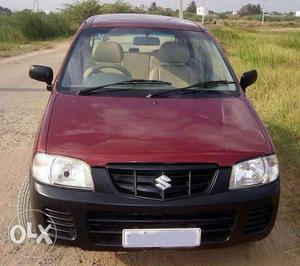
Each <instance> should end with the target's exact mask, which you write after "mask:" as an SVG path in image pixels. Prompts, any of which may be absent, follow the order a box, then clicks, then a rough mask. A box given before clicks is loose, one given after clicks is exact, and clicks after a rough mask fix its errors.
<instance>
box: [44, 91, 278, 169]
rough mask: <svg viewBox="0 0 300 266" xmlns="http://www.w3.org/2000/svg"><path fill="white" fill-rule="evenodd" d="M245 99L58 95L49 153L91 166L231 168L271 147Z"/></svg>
mask: <svg viewBox="0 0 300 266" xmlns="http://www.w3.org/2000/svg"><path fill="white" fill-rule="evenodd" d="M259 123H260V122H259V120H258V118H257V117H256V116H255V114H254V113H253V112H252V111H251V109H250V107H249V105H248V104H247V102H246V100H245V99H244V98H239V97H226V98H224V97H218V98H200V99H174V98H159V99H151V98H125V97H100V96H75V95H66V94H58V95H57V96H56V100H55V103H54V106H53V110H52V115H51V120H50V124H49V131H48V138H47V152H48V153H50V154H60V155H65V156H70V157H75V158H79V159H81V160H84V161H86V162H87V163H89V164H90V165H93V166H104V165H106V164H108V163H122V162H156V163H217V164H219V165H220V166H231V165H233V164H234V163H236V162H238V161H240V160H242V159H246V158H251V157H256V156H260V155H262V154H268V153H270V152H271V149H272V148H271V147H270V145H269V142H268V139H267V138H268V136H267V135H266V134H264V130H263V128H262V126H261V125H260V124H259Z"/></svg>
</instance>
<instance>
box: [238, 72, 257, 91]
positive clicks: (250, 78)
mask: <svg viewBox="0 0 300 266" xmlns="http://www.w3.org/2000/svg"><path fill="white" fill-rule="evenodd" d="M257 76H258V73H257V71H256V70H251V71H249V72H245V73H244V74H243V75H242V77H241V81H240V84H241V87H242V89H243V91H245V90H246V88H247V87H249V86H250V85H252V84H253V83H255V82H256V81H257Z"/></svg>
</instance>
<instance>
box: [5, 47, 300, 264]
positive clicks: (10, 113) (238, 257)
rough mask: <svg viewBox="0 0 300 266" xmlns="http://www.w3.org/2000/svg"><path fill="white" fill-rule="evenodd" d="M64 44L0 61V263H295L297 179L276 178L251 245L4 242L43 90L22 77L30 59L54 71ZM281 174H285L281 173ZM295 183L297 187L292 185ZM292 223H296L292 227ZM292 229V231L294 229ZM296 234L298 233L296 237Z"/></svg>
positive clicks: (299, 242)
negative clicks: (27, 255) (269, 222)
mask: <svg viewBox="0 0 300 266" xmlns="http://www.w3.org/2000/svg"><path fill="white" fill-rule="evenodd" d="M66 48H67V45H66V44H62V45H59V46H57V47H56V48H54V49H50V50H45V51H42V52H41V51H39V52H35V53H31V54H27V55H23V56H18V57H14V58H6V59H2V60H0V173H1V174H0V175H1V181H2V185H1V186H0V198H1V201H0V210H1V213H0V265H19V264H22V265H32V264H34V265H41V264H46V265H48V264H52V265H77V264H86V265H231V266H233V265H246V264H247V265H289V266H291V265H300V238H299V235H300V232H299V231H300V230H299V229H300V228H299V221H298V219H296V217H297V212H299V204H300V202H299V191H298V190H299V187H300V184H299V180H297V181H295V180H289V179H288V178H287V179H284V180H283V181H282V183H283V185H282V197H281V205H280V211H279V215H278V219H277V222H276V225H275V229H274V230H273V232H272V234H271V235H270V236H269V237H268V238H267V239H265V240H263V241H260V242H256V243H254V244H243V245H239V246H235V247H230V248H222V249H215V250H197V251H146V252H131V253H108V252H90V251H82V250H80V249H78V248H66V247H59V246H55V247H54V249H53V250H52V252H51V253H50V254H49V255H47V256H46V257H43V258H41V259H36V260H32V259H31V260H30V259H24V258H22V257H20V256H19V255H17V254H16V253H15V252H14V251H13V250H12V249H11V247H10V245H9V242H8V237H7V228H8V225H9V223H10V221H11V220H12V219H13V217H14V216H15V215H16V202H17V196H18V192H19V188H20V185H21V183H22V180H23V177H24V176H25V174H26V173H27V171H28V165H29V160H30V156H31V149H32V144H33V140H34V136H35V132H36V129H37V127H38V124H39V121H40V120H41V117H42V114H43V111H44V108H45V105H46V103H47V99H48V97H49V93H48V92H47V91H46V90H45V89H44V88H43V85H42V84H41V83H38V82H34V81H32V80H30V79H29V78H28V75H27V73H28V68H29V66H30V65H31V64H45V65H50V66H52V67H53V68H54V69H55V70H57V68H58V66H59V64H60V63H61V61H62V59H63V56H64V53H65V52H66ZM286 174H287V173H286ZM297 187H298V189H297ZM297 226H298V228H297ZM297 229H298V232H297ZM297 234H298V237H297Z"/></svg>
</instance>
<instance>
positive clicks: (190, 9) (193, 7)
mask: <svg viewBox="0 0 300 266" xmlns="http://www.w3.org/2000/svg"><path fill="white" fill-rule="evenodd" d="M186 11H187V12H189V13H194V14H195V13H196V12H197V5H196V2H195V1H191V2H190V3H189V4H188V7H187V9H186Z"/></svg>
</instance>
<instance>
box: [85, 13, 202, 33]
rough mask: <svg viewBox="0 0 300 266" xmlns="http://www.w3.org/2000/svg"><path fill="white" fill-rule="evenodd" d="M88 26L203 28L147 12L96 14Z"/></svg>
mask: <svg viewBox="0 0 300 266" xmlns="http://www.w3.org/2000/svg"><path fill="white" fill-rule="evenodd" d="M88 27H102V28H106V27H108V28H110V27H117V28H122V27H127V28H150V29H151V28H160V29H178V30H194V31H199V30H204V29H205V28H202V27H201V26H199V25H197V24H195V23H193V22H191V21H188V20H182V19H177V18H174V17H166V16H158V15H147V14H107V15H101V16H96V17H94V18H93V19H91V20H90V25H88Z"/></svg>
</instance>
